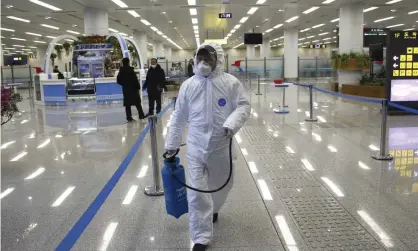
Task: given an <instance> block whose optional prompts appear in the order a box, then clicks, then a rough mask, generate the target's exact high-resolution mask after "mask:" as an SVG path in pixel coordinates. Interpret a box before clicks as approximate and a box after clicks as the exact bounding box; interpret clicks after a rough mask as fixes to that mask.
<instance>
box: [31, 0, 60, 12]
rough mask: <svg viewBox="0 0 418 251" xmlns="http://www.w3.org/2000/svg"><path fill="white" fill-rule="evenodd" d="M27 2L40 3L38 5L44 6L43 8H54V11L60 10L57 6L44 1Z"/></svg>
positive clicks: (32, 0) (33, 0)
mask: <svg viewBox="0 0 418 251" xmlns="http://www.w3.org/2000/svg"><path fill="white" fill-rule="evenodd" d="M29 2H31V3H34V4H37V5H40V6H42V7H45V8H48V9H50V10H55V11H61V10H62V9H60V8H58V7H55V6H54V5H50V4H47V3H44V2H42V1H39V0H29Z"/></svg>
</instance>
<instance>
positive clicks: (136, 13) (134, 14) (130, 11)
mask: <svg viewBox="0 0 418 251" xmlns="http://www.w3.org/2000/svg"><path fill="white" fill-rule="evenodd" d="M128 13H129V14H131V16H133V17H140V16H141V15H139V14H138V12H136V11H134V10H128Z"/></svg>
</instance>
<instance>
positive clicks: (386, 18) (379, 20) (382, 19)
mask: <svg viewBox="0 0 418 251" xmlns="http://www.w3.org/2000/svg"><path fill="white" fill-rule="evenodd" d="M393 18H395V17H385V18H381V19H377V20H375V21H374V22H375V23H378V22H382V21H386V20H390V19H393Z"/></svg>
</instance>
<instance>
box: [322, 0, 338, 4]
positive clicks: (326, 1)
mask: <svg viewBox="0 0 418 251" xmlns="http://www.w3.org/2000/svg"><path fill="white" fill-rule="evenodd" d="M334 1H335V0H325V1H323V2H322V3H323V4H329V3H332V2H334Z"/></svg>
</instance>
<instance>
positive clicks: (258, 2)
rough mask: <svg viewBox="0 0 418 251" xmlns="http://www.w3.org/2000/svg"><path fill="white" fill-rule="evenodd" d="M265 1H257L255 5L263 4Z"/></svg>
mask: <svg viewBox="0 0 418 251" xmlns="http://www.w3.org/2000/svg"><path fill="white" fill-rule="evenodd" d="M266 1H267V0H258V1H257V3H256V4H263V3H265V2H266Z"/></svg>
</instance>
